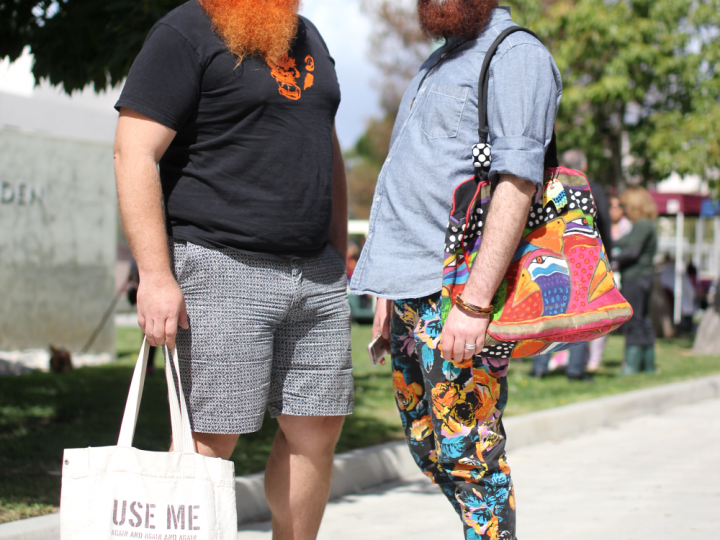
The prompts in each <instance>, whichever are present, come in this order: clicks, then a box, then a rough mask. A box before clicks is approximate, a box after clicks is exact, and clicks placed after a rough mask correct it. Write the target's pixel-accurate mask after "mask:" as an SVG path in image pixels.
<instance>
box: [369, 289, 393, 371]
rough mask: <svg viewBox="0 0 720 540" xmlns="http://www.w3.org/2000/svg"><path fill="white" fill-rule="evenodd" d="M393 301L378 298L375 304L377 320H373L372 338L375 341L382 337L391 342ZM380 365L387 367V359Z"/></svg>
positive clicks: (381, 361)
mask: <svg viewBox="0 0 720 540" xmlns="http://www.w3.org/2000/svg"><path fill="white" fill-rule="evenodd" d="M392 304H393V301H392V300H385V299H384V298H378V299H377V303H376V304H375V319H374V320H373V327H372V337H373V339H375V338H376V337H377V336H379V335H380V334H382V336H383V337H384V338H385V339H387V340H388V341H390V319H391V318H392ZM380 363H381V364H382V365H383V366H384V365H385V358H383V359H382V360H380Z"/></svg>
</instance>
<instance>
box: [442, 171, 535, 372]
mask: <svg viewBox="0 0 720 540" xmlns="http://www.w3.org/2000/svg"><path fill="white" fill-rule="evenodd" d="M535 189H536V188H535V185H534V184H533V183H532V182H529V181H527V180H523V179H521V178H518V177H516V176H511V175H502V176H501V177H500V181H499V182H498V186H497V188H495V194H494V195H493V200H492V202H491V203H490V210H489V212H488V216H487V219H486V221H485V231H484V233H483V241H482V244H480V251H479V252H478V254H477V257H476V258H475V262H474V264H473V267H472V270H471V271H470V277H469V278H468V282H467V285H465V289H464V290H463V293H462V298H463V300H465V301H466V302H468V303H470V304H474V305H476V306H482V307H487V306H489V305H490V304H491V303H492V299H493V296H494V295H495V291H496V290H497V288H498V287H499V286H500V283H501V282H502V280H503V277H504V276H505V272H506V271H507V269H508V266H510V262H511V261H512V258H513V255H514V254H515V250H516V249H517V246H518V243H519V242H520V238H521V237H522V232H523V229H524V228H525V216H527V215H528V212H529V210H530V204H531V203H532V197H533V195H534V193H535ZM489 322H490V318H489V316H488V315H477V314H475V313H469V312H466V311H465V310H463V309H462V308H460V307H458V306H455V307H453V309H452V310H451V311H450V313H449V314H448V318H447V320H446V321H445V325H444V327H443V332H442V338H441V342H440V343H441V347H442V356H443V358H444V359H445V360H447V361H450V360H451V359H454V360H455V362H460V361H461V359H463V358H470V357H471V356H473V355H475V354H480V353H481V352H482V349H483V346H484V344H485V333H486V331H487V327H488V324H489ZM466 344H467V345H472V344H475V348H474V349H466V348H465V345H466Z"/></svg>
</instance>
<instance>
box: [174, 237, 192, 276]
mask: <svg viewBox="0 0 720 540" xmlns="http://www.w3.org/2000/svg"><path fill="white" fill-rule="evenodd" d="M171 241H172V262H173V274H174V275H175V280H176V281H177V282H178V284H180V283H181V282H182V278H183V269H184V268H185V262H186V261H187V258H188V251H189V249H190V246H191V244H189V243H188V242H186V241H184V240H175V239H173V240H171Z"/></svg>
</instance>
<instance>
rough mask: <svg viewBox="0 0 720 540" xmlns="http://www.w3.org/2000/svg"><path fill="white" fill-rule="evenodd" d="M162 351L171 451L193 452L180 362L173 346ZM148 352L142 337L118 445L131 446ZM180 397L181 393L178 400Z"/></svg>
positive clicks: (145, 339)
mask: <svg viewBox="0 0 720 540" xmlns="http://www.w3.org/2000/svg"><path fill="white" fill-rule="evenodd" d="M163 350H164V352H165V359H166V362H165V379H166V380H167V386H168V401H169V402H170V424H171V426H172V437H173V447H174V449H175V450H174V451H175V452H185V453H189V454H194V453H195V445H194V444H193V439H192V430H191V428H190V416H189V414H188V411H187V405H186V403H185V396H184V394H183V390H182V381H181V380H180V363H179V361H178V356H177V348H173V349H172V350H169V349H168V347H167V346H163ZM148 353H149V347H148V344H147V338H146V337H145V338H143V343H142V347H140V354H139V355H138V361H137V363H136V364H135V371H134V372H133V378H132V382H131V383H130V392H129V393H128V399H127V403H126V404H125V414H124V415H123V420H122V425H121V426H120V437H119V438H118V443H117V445H118V446H132V442H133V438H134V436H135V426H136V425H137V419H138V412H139V411H140V401H141V399H142V393H143V387H144V386H145V372H146V369H147V363H148ZM173 367H174V368H175V373H177V386H176V385H175V378H174V377H173ZM180 396H182V399H181V398H180Z"/></svg>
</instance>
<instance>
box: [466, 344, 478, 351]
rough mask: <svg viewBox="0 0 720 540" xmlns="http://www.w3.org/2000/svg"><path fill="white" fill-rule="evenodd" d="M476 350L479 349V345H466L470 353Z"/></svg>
mask: <svg viewBox="0 0 720 540" xmlns="http://www.w3.org/2000/svg"><path fill="white" fill-rule="evenodd" d="M476 348H477V345H475V344H474V343H466V344H465V349H466V350H468V351H474V350H475V349H476Z"/></svg>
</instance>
